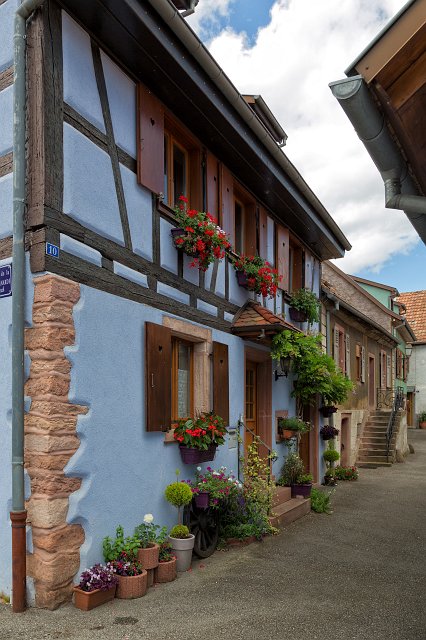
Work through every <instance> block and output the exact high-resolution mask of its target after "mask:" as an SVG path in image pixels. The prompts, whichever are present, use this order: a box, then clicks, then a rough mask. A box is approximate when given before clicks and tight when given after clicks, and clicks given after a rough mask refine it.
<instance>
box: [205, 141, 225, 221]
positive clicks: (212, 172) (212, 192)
mask: <svg viewBox="0 0 426 640" xmlns="http://www.w3.org/2000/svg"><path fill="white" fill-rule="evenodd" d="M206 174H207V180H206V184H207V211H208V212H209V213H211V214H212V216H215V218H217V219H218V220H219V224H221V222H222V221H221V219H220V215H219V163H218V161H217V158H215V156H214V155H213V154H212V153H210V151H207V157H206Z"/></svg>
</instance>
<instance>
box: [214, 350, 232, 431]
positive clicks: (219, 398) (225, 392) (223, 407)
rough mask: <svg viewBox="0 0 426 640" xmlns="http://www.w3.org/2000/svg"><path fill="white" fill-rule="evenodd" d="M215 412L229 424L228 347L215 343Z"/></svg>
mask: <svg viewBox="0 0 426 640" xmlns="http://www.w3.org/2000/svg"><path fill="white" fill-rule="evenodd" d="M213 411H214V412H215V413H217V414H218V415H219V416H221V417H222V418H223V419H224V420H225V423H226V424H227V425H228V424H229V365H228V345H227V344H222V343H221V342H213Z"/></svg>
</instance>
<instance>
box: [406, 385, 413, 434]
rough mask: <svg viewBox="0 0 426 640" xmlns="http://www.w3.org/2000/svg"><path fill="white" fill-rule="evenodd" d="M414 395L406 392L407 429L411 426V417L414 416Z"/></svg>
mask: <svg viewBox="0 0 426 640" xmlns="http://www.w3.org/2000/svg"><path fill="white" fill-rule="evenodd" d="M413 403H414V393H413V392H412V391H407V427H412V426H413V415H414V407H413Z"/></svg>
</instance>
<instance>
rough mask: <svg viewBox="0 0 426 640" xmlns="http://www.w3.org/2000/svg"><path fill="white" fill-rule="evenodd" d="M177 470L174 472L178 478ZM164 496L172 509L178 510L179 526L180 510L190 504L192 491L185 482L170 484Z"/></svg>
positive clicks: (180, 520) (179, 519) (179, 520)
mask: <svg viewBox="0 0 426 640" xmlns="http://www.w3.org/2000/svg"><path fill="white" fill-rule="evenodd" d="M178 475H179V470H177V471H176V476H177V477H178ZM164 496H165V498H166V500H167V502H170V504H172V505H173V506H174V507H176V508H177V510H178V523H179V524H181V522H182V516H181V511H180V510H181V508H182V507H184V506H186V505H187V504H190V502H191V500H192V490H191V487H190V486H189V485H188V484H187V483H186V482H179V481H176V482H172V483H171V484H169V485H168V486H167V487H166V489H165V491H164Z"/></svg>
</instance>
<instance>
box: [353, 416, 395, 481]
mask: <svg viewBox="0 0 426 640" xmlns="http://www.w3.org/2000/svg"><path fill="white" fill-rule="evenodd" d="M390 414H391V412H390V411H386V410H376V411H371V412H370V415H369V416H368V420H367V422H366V424H365V427H364V431H363V434H362V436H361V442H360V447H359V450H358V456H357V460H356V465H357V467H361V468H370V469H374V468H376V467H390V466H391V465H392V463H393V462H394V460H395V442H396V434H397V433H398V427H399V421H398V418H397V420H396V423H395V428H394V433H393V436H392V440H391V443H390V449H389V458H388V457H387V456H386V431H387V428H388V422H389V417H390Z"/></svg>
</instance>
